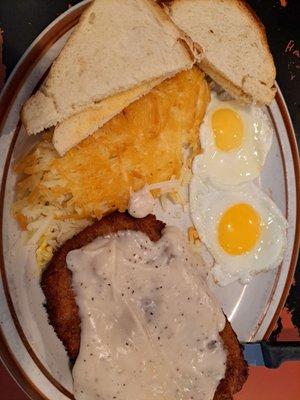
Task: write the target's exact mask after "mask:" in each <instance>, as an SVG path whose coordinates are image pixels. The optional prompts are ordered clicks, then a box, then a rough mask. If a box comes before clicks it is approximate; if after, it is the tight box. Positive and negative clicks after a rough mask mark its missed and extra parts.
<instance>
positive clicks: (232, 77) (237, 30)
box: [159, 0, 276, 104]
mask: <svg viewBox="0 0 300 400" xmlns="http://www.w3.org/2000/svg"><path fill="white" fill-rule="evenodd" d="M159 3H163V4H165V5H166V9H167V11H168V13H169V15H170V17H171V18H172V20H173V21H174V22H175V23H176V25H177V26H178V27H179V28H180V29H182V30H183V31H184V32H185V33H186V34H187V35H188V36H189V37H190V38H191V39H192V40H193V41H194V42H195V43H196V45H199V46H201V47H202V49H203V57H201V59H200V60H198V62H199V64H200V67H201V69H202V70H203V71H204V72H205V73H207V75H209V76H210V77H211V78H212V79H213V80H214V81H215V82H217V83H218V84H219V85H220V86H222V87H223V88H224V89H225V90H226V91H227V92H228V93H229V94H231V95H232V96H233V97H234V98H236V99H238V100H239V101H241V102H243V103H249V102H252V101H254V102H256V103H258V104H269V103H271V101H272V100H273V98H274V96H275V91H276V90H275V87H274V82H275V75H276V70H275V66H274V62H273V58H272V55H271V53H270V50H269V46H268V42H267V38H266V34H265V29H264V26H263V25H262V23H261V22H260V21H259V19H258V17H257V16H256V15H255V13H254V12H253V11H252V10H251V9H250V7H249V6H248V5H247V4H246V3H245V2H243V1H241V0H173V1H165V2H164V1H160V2H159ZM196 57H197V55H196Z"/></svg>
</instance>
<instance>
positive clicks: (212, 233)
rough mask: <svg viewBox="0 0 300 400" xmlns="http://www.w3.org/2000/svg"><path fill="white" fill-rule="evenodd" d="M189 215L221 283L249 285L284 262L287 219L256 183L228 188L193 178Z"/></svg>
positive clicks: (197, 176)
mask: <svg viewBox="0 0 300 400" xmlns="http://www.w3.org/2000/svg"><path fill="white" fill-rule="evenodd" d="M190 212H191V216H192V220H193V223H194V225H195V228H196V229H197V231H198V234H199V236H200V240H202V242H204V243H205V245H206V246H207V248H208V249H209V251H210V252H211V254H212V255H213V257H214V259H215V265H214V266H213V269H212V274H213V277H214V279H215V281H216V282H217V283H218V284H219V285H221V286H225V285H227V284H229V283H231V282H233V281H236V280H240V281H241V282H242V283H247V282H249V281H250V279H251V277H252V276H253V275H255V274H257V273H259V272H262V271H268V270H270V269H273V268H276V267H277V266H278V265H279V264H280V263H281V261H282V259H283V255H284V250H285V247H286V228H287V222H286V219H285V218H284V216H283V215H282V213H281V212H280V210H279V209H278V208H277V206H276V205H275V204H274V203H273V201H272V200H271V199H270V198H269V197H267V196H266V195H265V194H264V193H263V192H262V191H261V190H260V189H259V188H258V187H257V186H256V185H255V184H253V183H252V182H249V183H244V184H242V185H239V186H235V187H226V186H225V187H224V186H220V185H216V184H212V183H208V182H207V181H206V182H204V181H203V180H202V179H201V177H200V176H199V175H194V176H193V177H192V180H191V184H190Z"/></svg>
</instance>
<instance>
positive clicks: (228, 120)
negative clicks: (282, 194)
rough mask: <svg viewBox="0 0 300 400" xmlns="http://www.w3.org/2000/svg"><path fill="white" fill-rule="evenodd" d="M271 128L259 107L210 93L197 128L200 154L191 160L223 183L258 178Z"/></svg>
mask: <svg viewBox="0 0 300 400" xmlns="http://www.w3.org/2000/svg"><path fill="white" fill-rule="evenodd" d="M272 135H273V131H272V127H271V124H270V121H269V119H268V117H267V115H266V114H265V113H264V112H263V110H262V109H261V108H258V107H255V106H253V105H251V106H247V107H245V106H241V105H239V104H238V103H237V102H236V101H234V100H229V101H222V100H220V99H219V98H218V96H217V94H216V93H214V92H212V94H211V102H210V104H209V106H208V109H207V112H206V116H205V118H204V121H203V123H202V125H201V127H200V142H201V148H202V153H201V154H200V155H198V156H197V157H196V159H195V161H194V168H195V169H197V171H198V172H199V174H200V176H201V177H202V178H203V179H205V178H209V179H210V180H211V181H212V182H215V183H220V184H223V185H238V184H240V183H243V182H247V181H250V180H253V179H255V178H257V177H258V176H259V174H260V172H261V169H262V166H263V164H264V162H265V159H266V156H267V154H268V152H269V149H270V146H271V143H272Z"/></svg>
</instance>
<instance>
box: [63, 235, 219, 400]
mask: <svg viewBox="0 0 300 400" xmlns="http://www.w3.org/2000/svg"><path fill="white" fill-rule="evenodd" d="M67 264H68V268H69V269H70V270H71V271H72V273H73V287H74V290H75V293H76V301H77V304H78V306H79V311H80V318H81V344H80V352H79V355H78V358H77V360H76V363H75V366H74V368H73V378H74V395H75V398H76V399H77V400H94V399H101V400H108V399H117V400H133V399H134V400H156V399H159V400H187V399H191V400H192V399H194V400H208V399H213V397H214V393H215V390H216V388H217V386H218V383H219V381H220V380H221V379H222V377H223V376H224V374H225V364H226V354H225V351H224V349H223V346H222V343H221V341H220V337H219V334H218V332H219V331H221V330H222V329H223V328H224V324H225V318H224V316H223V313H222V311H221V309H220V307H219V305H218V304H217V302H216V301H215V300H214V298H213V296H212V295H211V293H209V291H208V288H207V285H206V277H205V274H204V273H203V272H202V271H203V266H202V262H201V259H199V256H197V255H195V254H194V253H193V252H192V251H191V249H190V247H189V245H188V244H187V242H186V239H185V238H184V237H183V235H182V234H181V233H180V232H179V230H178V229H176V228H170V227H169V228H166V229H165V231H164V234H163V236H162V238H161V239H160V240H159V241H158V242H156V243H154V242H151V240H150V239H148V237H147V236H146V235H144V234H143V233H141V232H133V231H124V232H119V233H117V234H114V235H111V236H107V237H103V238H98V239H96V240H95V241H94V242H92V243H91V244H89V245H87V246H85V247H83V248H81V249H80V250H74V251H72V252H70V253H69V254H68V257H67Z"/></svg>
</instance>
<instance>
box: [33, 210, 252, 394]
mask: <svg viewBox="0 0 300 400" xmlns="http://www.w3.org/2000/svg"><path fill="white" fill-rule="evenodd" d="M164 227H165V224H164V223H163V222H161V221H159V220H157V219H156V218H155V216H154V215H148V216H147V217H145V218H140V219H135V218H132V217H131V216H130V215H128V214H126V213H119V212H115V213H113V214H110V215H108V216H106V217H104V218H102V219H101V220H100V221H97V222H95V223H94V224H93V225H91V226H89V227H87V228H86V229H84V230H83V231H82V232H80V233H79V234H77V235H76V236H74V237H73V238H72V239H69V240H68V241H67V242H66V243H65V244H64V245H62V246H61V247H60V248H59V249H58V250H57V251H56V253H55V254H54V256H53V258H52V260H51V262H50V263H49V265H48V266H47V267H46V268H45V270H44V271H43V274H42V278H41V287H42V289H43V292H44V294H45V297H46V309H47V312H48V316H49V322H50V324H51V325H52V326H53V327H54V330H55V332H56V334H57V336H58V337H59V339H60V340H61V341H62V342H63V344H64V346H65V348H66V350H67V352H68V355H69V357H70V360H71V362H75V360H76V357H77V355H78V352H79V347H80V317H79V311H78V307H77V305H76V301H75V296H74V293H73V290H72V273H71V271H70V270H69V269H68V268H67V265H66V257H67V254H68V253H69V252H70V251H72V250H75V249H79V248H81V247H83V246H85V245H87V244H88V243H91V242H92V241H93V240H94V239H96V238H97V237H98V236H103V235H107V234H111V233H115V232H117V231H120V230H135V231H141V232H144V233H145V234H146V235H148V237H149V239H151V240H152V241H154V242H156V241H157V240H159V239H160V237H161V232H162V230H163V228H164ZM220 336H221V338H222V340H223V344H224V348H225V350H226V352H227V364H226V373H225V377H224V378H223V379H222V380H221V381H220V383H219V386H218V388H217V391H216V393H215V396H214V400H230V399H232V396H233V394H234V393H236V392H238V391H239V390H240V389H241V387H242V385H243V384H244V382H245V380H246V379H247V375H248V368H247V364H246V362H245V361H244V359H243V355H242V350H241V346H240V344H239V342H238V340H237V337H236V335H235V333H234V331H233V329H232V328H231V325H230V323H229V322H228V321H227V320H226V325H225V328H224V330H223V331H222V332H220Z"/></svg>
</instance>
